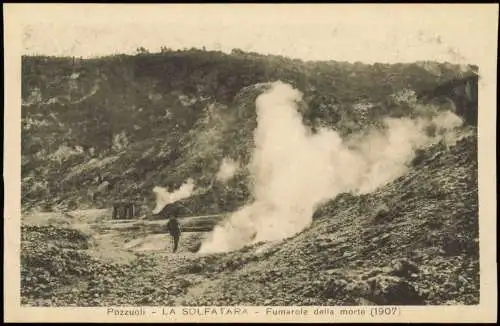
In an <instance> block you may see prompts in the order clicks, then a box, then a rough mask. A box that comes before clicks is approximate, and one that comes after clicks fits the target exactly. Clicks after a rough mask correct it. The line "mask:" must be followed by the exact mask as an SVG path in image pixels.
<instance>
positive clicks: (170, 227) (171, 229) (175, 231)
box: [167, 216, 181, 252]
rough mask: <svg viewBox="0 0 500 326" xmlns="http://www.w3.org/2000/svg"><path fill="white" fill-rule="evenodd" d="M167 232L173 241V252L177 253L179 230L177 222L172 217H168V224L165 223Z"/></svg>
mask: <svg viewBox="0 0 500 326" xmlns="http://www.w3.org/2000/svg"><path fill="white" fill-rule="evenodd" d="M167 231H168V233H169V234H170V235H171V236H172V239H173V241H174V250H173V252H176V251H177V247H178V245H179V238H180V236H181V228H180V225H179V221H177V219H176V218H175V217H173V216H170V218H169V220H168V223H167Z"/></svg>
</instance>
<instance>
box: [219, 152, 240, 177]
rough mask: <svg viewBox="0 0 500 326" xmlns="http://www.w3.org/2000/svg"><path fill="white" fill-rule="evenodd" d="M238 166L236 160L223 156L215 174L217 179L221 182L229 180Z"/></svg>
mask: <svg viewBox="0 0 500 326" xmlns="http://www.w3.org/2000/svg"><path fill="white" fill-rule="evenodd" d="M238 168H239V164H238V162H236V161H233V160H232V159H229V158H224V159H223V160H222V163H221V165H220V168H219V171H218V172H217V175H216V178H217V180H218V181H221V182H227V181H229V180H230V179H231V178H232V177H233V176H234V174H235V173H236V170H238Z"/></svg>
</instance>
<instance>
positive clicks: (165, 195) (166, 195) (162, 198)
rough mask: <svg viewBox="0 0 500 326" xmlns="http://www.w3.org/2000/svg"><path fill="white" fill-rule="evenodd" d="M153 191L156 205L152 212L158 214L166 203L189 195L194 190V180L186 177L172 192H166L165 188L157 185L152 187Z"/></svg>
mask: <svg viewBox="0 0 500 326" xmlns="http://www.w3.org/2000/svg"><path fill="white" fill-rule="evenodd" d="M153 192H154V193H155V194H156V207H155V209H154V210H153V214H158V213H159V212H161V210H162V209H163V208H164V207H165V206H167V205H168V204H172V203H174V202H176V201H179V200H181V199H185V198H188V197H190V196H191V195H192V194H193V192H194V181H193V179H188V180H187V181H186V182H185V183H183V184H182V185H181V186H180V187H179V189H177V190H175V191H173V192H168V190H167V189H165V188H163V187H158V186H156V187H154V188H153Z"/></svg>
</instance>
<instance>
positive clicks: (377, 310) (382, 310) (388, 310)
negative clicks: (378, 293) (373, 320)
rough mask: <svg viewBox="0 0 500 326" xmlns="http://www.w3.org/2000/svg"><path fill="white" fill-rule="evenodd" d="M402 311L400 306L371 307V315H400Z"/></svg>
mask: <svg viewBox="0 0 500 326" xmlns="http://www.w3.org/2000/svg"><path fill="white" fill-rule="evenodd" d="M400 313H401V311H400V309H399V308H398V307H374V308H371V309H370V316H372V317H381V316H399V315H400Z"/></svg>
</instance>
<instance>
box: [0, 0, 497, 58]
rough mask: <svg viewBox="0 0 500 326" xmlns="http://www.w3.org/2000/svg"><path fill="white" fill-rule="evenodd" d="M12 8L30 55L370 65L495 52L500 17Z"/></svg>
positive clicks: (368, 10) (472, 12) (448, 10)
mask: <svg viewBox="0 0 500 326" xmlns="http://www.w3.org/2000/svg"><path fill="white" fill-rule="evenodd" d="M7 6H12V7H13V8H14V9H15V10H12V11H11V13H13V14H14V15H16V14H19V18H18V19H19V22H20V23H21V24H22V25H23V26H24V28H23V35H22V48H23V53H25V54H47V55H64V56H78V57H79V56H83V57H89V56H101V55H108V54H113V53H134V52H135V50H136V49H137V48H138V47H140V46H143V47H145V48H147V49H148V50H149V51H150V52H157V51H159V49H160V46H167V47H169V48H173V49H178V48H181V49H182V48H190V47H197V48H201V47H202V46H205V47H206V49H207V50H213V49H215V50H222V51H224V52H228V51H231V49H233V48H239V49H242V50H245V51H255V52H259V53H264V54H267V53H270V54H280V55H285V56H288V57H292V58H299V59H304V60H337V61H349V62H354V61H361V62H367V63H372V62H389V63H390V62H410V61H417V60H433V61H440V62H444V61H448V62H452V63H473V64H474V63H477V62H479V61H481V55H482V53H484V52H485V51H496V42H492V41H491V39H488V38H487V37H485V33H484V31H485V30H488V31H489V30H494V31H495V33H493V34H494V35H496V30H497V27H496V24H497V20H496V16H497V15H498V6H497V5H494V4H489V5H484V4H483V5H471V4H469V5H458V4H451V5H449V4H448V5H429V4H427V5H423V4H415V5H408V4H399V5H380V4H379V5H376V4H362V5H361V4H357V5H339V4H331V5H329V4H312V5H305V4H296V5H291V4H261V5H256V4H253V5H250V4H248V5H245V4H238V5H237V4H211V5H202V4H191V5H186V4H183V5H180V4H143V5H118V4H113V5H109V4H108V5H104V4H101V5H83V4H56V5H54V4H37V5H35V4H29V5H27V4H26V5H12V4H11V5H7ZM16 10H17V12H16ZM490 34H492V33H490ZM490 34H488V35H490Z"/></svg>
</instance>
